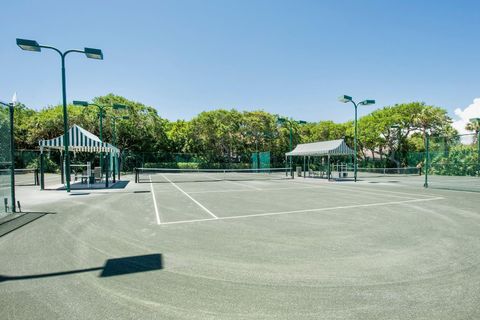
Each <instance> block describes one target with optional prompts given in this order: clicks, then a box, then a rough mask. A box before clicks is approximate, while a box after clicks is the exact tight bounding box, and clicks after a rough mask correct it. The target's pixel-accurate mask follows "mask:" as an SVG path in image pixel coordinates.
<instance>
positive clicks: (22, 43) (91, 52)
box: [17, 38, 103, 192]
mask: <svg viewBox="0 0 480 320" xmlns="http://www.w3.org/2000/svg"><path fill="white" fill-rule="evenodd" d="M17 45H18V46H19V47H20V48H21V49H22V50H26V51H34V52H40V51H41V48H44V49H51V50H54V51H55V52H57V53H58V54H59V55H60V58H61V60H62V96H63V131H64V133H63V144H64V147H65V174H66V183H67V184H66V187H67V192H70V155H69V151H68V144H69V138H68V112H67V89H66V78H65V57H66V56H67V55H68V54H69V53H74V52H76V53H84V54H85V55H86V56H87V58H90V59H97V60H103V53H102V50H100V49H93V48H84V50H77V49H71V50H67V51H64V52H62V51H60V50H59V49H57V48H55V47H52V46H45V45H40V44H38V42H37V41H35V40H26V39H18V38H17Z"/></svg>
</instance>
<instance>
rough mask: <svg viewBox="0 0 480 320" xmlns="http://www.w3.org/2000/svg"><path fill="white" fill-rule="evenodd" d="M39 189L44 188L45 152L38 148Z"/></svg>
mask: <svg viewBox="0 0 480 320" xmlns="http://www.w3.org/2000/svg"><path fill="white" fill-rule="evenodd" d="M40 190H45V154H44V153H43V148H40Z"/></svg>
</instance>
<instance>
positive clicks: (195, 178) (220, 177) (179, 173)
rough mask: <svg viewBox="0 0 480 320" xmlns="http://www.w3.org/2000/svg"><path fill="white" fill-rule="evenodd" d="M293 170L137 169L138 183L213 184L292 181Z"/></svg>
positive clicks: (136, 178)
mask: <svg viewBox="0 0 480 320" xmlns="http://www.w3.org/2000/svg"><path fill="white" fill-rule="evenodd" d="M292 178H293V175H292V169H291V168H268V169H267V168H266V169H167V168H136V169H135V182H136V183H145V182H153V183H170V182H175V183H178V182H213V181H249V180H283V179H292Z"/></svg>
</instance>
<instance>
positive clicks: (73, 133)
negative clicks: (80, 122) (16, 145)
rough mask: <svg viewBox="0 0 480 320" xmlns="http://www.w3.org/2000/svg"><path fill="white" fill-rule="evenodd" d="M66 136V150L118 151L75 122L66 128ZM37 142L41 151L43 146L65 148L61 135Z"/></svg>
mask: <svg viewBox="0 0 480 320" xmlns="http://www.w3.org/2000/svg"><path fill="white" fill-rule="evenodd" d="M68 138H69V139H68V140H69V143H68V150H69V151H72V152H95V153H99V152H105V153H116V154H118V153H119V152H120V150H118V148H116V147H115V146H113V145H111V144H109V143H106V142H102V141H101V140H100V138H99V137H97V136H96V135H94V134H93V133H90V132H88V131H87V130H85V129H83V128H82V127H79V126H77V125H76V124H75V125H73V127H71V128H70V130H68ZM38 144H39V145H40V149H41V150H42V151H43V149H44V148H46V149H58V150H64V149H65V148H64V145H63V135H61V136H60V137H57V138H53V139H50V140H40V141H39V142H38Z"/></svg>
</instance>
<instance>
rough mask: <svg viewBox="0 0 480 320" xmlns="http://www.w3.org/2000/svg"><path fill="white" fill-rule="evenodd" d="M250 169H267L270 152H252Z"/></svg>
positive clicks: (269, 162)
mask: <svg viewBox="0 0 480 320" xmlns="http://www.w3.org/2000/svg"><path fill="white" fill-rule="evenodd" d="M250 159H251V168H252V169H269V168H270V164H271V159H270V151H263V152H253V153H252V156H251V158H250Z"/></svg>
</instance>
